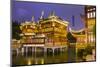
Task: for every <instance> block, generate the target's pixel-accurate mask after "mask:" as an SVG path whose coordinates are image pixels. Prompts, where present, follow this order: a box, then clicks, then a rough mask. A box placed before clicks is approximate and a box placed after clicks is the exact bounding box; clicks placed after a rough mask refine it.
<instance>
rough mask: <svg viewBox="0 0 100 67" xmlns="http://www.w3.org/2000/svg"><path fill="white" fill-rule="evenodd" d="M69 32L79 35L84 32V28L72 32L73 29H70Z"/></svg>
mask: <svg viewBox="0 0 100 67" xmlns="http://www.w3.org/2000/svg"><path fill="white" fill-rule="evenodd" d="M69 30H70V32H72V33H80V32H83V31H85V28H82V29H80V30H74V29H72V28H69Z"/></svg>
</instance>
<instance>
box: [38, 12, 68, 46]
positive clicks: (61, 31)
mask: <svg viewBox="0 0 100 67" xmlns="http://www.w3.org/2000/svg"><path fill="white" fill-rule="evenodd" d="M39 24H40V26H41V32H42V33H43V34H44V35H45V36H46V42H45V45H46V47H63V46H67V37H66V36H67V26H68V22H67V21H64V20H62V19H61V18H60V17H58V16H55V13H54V12H52V13H51V14H50V15H49V17H48V18H45V19H40V21H39Z"/></svg>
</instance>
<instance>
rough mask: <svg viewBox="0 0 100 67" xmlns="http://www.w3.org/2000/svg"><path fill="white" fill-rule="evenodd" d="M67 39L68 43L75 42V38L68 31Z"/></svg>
mask: <svg viewBox="0 0 100 67" xmlns="http://www.w3.org/2000/svg"><path fill="white" fill-rule="evenodd" d="M67 39H68V41H69V42H70V43H76V40H77V39H76V38H75V37H74V36H73V35H72V34H71V33H70V32H68V34H67Z"/></svg>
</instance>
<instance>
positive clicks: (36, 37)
mask: <svg viewBox="0 0 100 67" xmlns="http://www.w3.org/2000/svg"><path fill="white" fill-rule="evenodd" d="M67 26H68V22H67V21H64V20H62V19H61V18H59V17H58V16H55V15H54V13H52V14H51V15H50V16H49V17H48V18H45V19H43V18H40V20H39V21H38V22H37V23H35V22H34V17H32V21H25V22H23V23H21V26H20V29H21V31H22V33H21V34H20V36H21V39H20V41H21V42H20V43H21V46H22V47H21V52H22V53H23V52H26V53H27V52H29V51H31V52H32V53H33V52H35V51H47V49H52V50H53V52H54V50H55V49H56V48H57V49H60V48H61V49H63V48H67Z"/></svg>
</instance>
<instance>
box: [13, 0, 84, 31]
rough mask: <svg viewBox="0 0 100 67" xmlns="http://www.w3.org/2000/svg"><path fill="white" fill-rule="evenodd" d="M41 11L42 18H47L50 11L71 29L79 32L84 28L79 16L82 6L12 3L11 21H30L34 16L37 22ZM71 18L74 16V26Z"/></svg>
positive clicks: (82, 11) (82, 12)
mask: <svg viewBox="0 0 100 67" xmlns="http://www.w3.org/2000/svg"><path fill="white" fill-rule="evenodd" d="M42 10H44V18H46V17H48V16H49V14H50V12H51V11H54V12H55V15H57V16H59V17H61V18H62V19H64V20H66V21H68V22H69V26H70V27H71V28H72V29H74V30H79V29H81V28H83V27H84V22H83V21H82V20H81V17H80V14H84V5H70V4H54V3H53V4H50V3H41V2H25V1H13V3H12V19H13V21H15V20H17V21H19V22H22V21H23V20H24V21H31V18H32V16H34V19H35V21H37V20H38V19H39V17H40V16H41V11H42ZM72 16H75V20H74V24H75V25H74V26H73V22H72Z"/></svg>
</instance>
